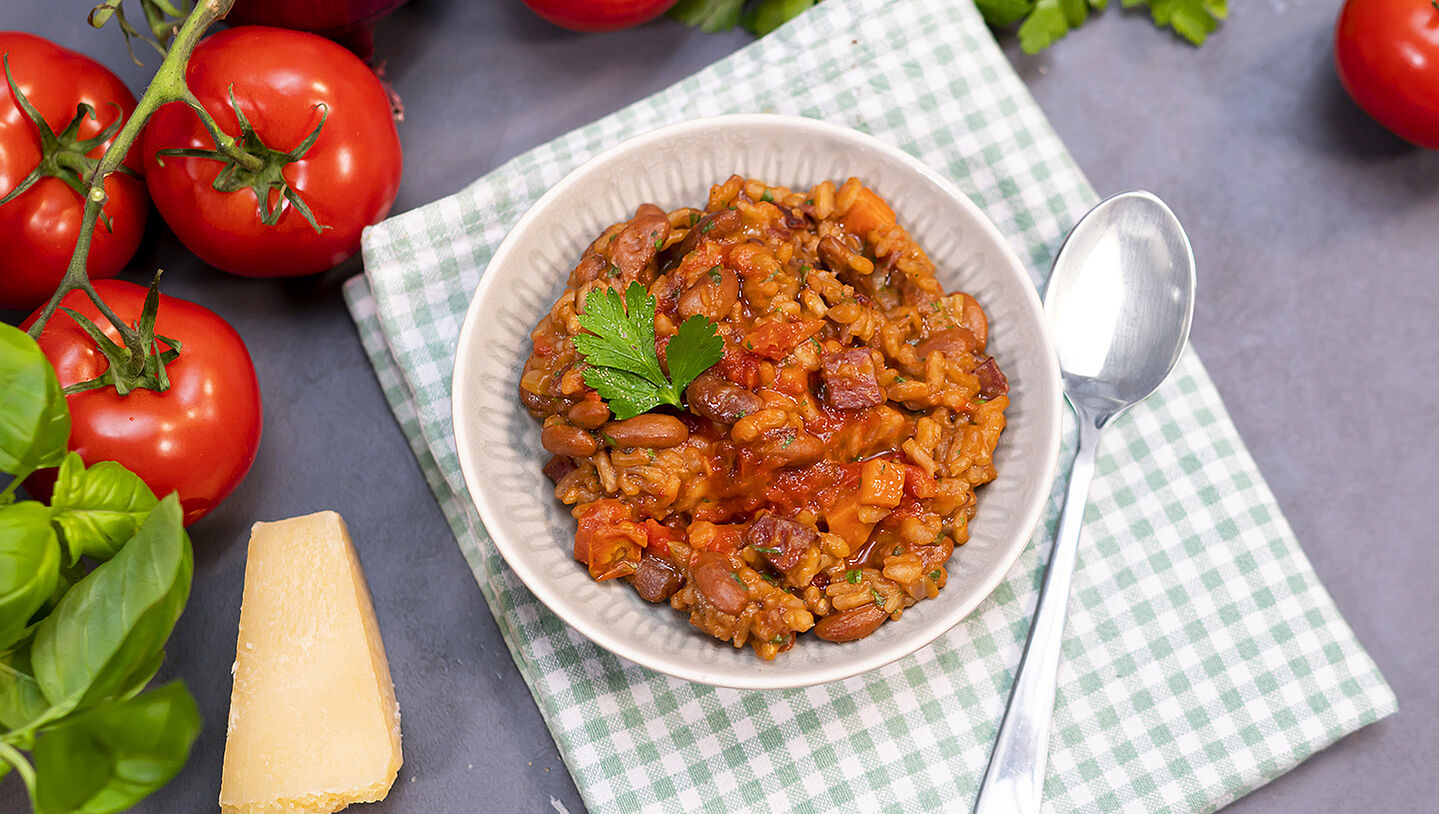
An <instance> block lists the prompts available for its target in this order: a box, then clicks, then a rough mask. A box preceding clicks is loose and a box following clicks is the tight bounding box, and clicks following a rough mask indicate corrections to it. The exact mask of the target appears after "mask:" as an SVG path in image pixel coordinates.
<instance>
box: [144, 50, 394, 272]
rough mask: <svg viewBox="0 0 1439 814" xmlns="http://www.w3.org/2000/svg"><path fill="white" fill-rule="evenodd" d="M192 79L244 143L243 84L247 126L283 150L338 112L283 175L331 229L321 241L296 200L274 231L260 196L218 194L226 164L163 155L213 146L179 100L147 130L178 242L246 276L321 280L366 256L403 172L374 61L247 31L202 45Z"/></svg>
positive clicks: (163, 205) (147, 156)
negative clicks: (369, 232) (366, 239)
mask: <svg viewBox="0 0 1439 814" xmlns="http://www.w3.org/2000/svg"><path fill="white" fill-rule="evenodd" d="M185 75H186V77H187V79H188V81H189V85H190V90H191V91H193V92H194V94H195V95H196V96H197V97H198V98H199V99H200V103H201V104H202V105H204V107H205V109H206V110H208V111H209V112H210V114H211V115H212V116H214V117H215V120H216V121H217V122H219V124H220V127H221V128H222V129H223V130H224V131H225V132H226V133H229V134H230V135H232V136H238V135H239V134H240V127H239V123H238V120H237V119H236V116H235V111H234V109H233V108H232V107H231V106H230V87H231V85H233V86H234V92H235V99H236V101H237V102H238V103H239V105H240V109H241V110H243V111H244V113H245V117H246V119H248V120H249V122H250V124H251V125H252V126H253V127H254V128H255V132H256V133H257V134H258V135H259V137H260V139H261V140H262V141H263V142H264V143H265V145H266V146H268V147H270V148H271V149H274V150H279V151H282V152H285V151H289V150H292V149H294V148H295V147H296V146H298V145H299V144H300V143H301V142H303V141H304V140H305V138H306V137H307V136H308V135H309V134H310V132H311V131H313V130H314V129H315V127H316V126H317V125H319V124H320V119H321V116H322V112H327V113H328V118H326V119H325V124H324V126H323V128H322V129H321V130H320V135H319V138H318V139H317V140H316V141H315V143H314V145H313V146H311V147H310V149H309V151H308V152H307V153H306V154H305V156H304V157H303V158H301V159H300V160H298V161H295V162H292V163H290V164H288V165H287V166H286V167H285V169H284V176H285V179H286V180H287V181H288V182H289V184H290V185H291V187H293V188H294V189H295V190H296V191H297V192H298V193H299V194H300V196H301V197H302V198H303V199H304V201H305V202H306V203H307V204H308V205H309V207H310V209H311V211H312V212H313V213H314V215H315V219H316V220H317V221H318V222H319V223H320V224H321V225H322V226H324V227H325V228H324V230H323V231H321V232H319V233H317V232H316V231H315V230H314V228H313V227H312V226H311V225H310V223H309V221H307V220H306V219H305V217H304V216H303V214H301V213H300V212H299V211H297V210H296V209H295V208H294V207H293V206H291V205H290V204H289V203H288V202H286V203H285V204H283V206H284V210H283V212H282V213H281V215H280V219H279V222H278V223H276V224H274V225H273V226H266V225H265V224H264V223H262V222H261V221H260V210H259V206H258V201H257V200H256V197H255V194H254V193H253V192H252V191H251V190H249V189H248V188H247V189H241V190H239V191H237V192H217V191H215V189H213V187H212V183H213V182H214V180H215V176H216V175H217V174H219V172H220V170H221V169H223V167H224V164H222V163H221V162H219V161H215V160H211V159H206V158H175V157H167V158H163V159H160V158H157V157H156V155H155V153H156V152H157V151H159V150H162V149H167V148H195V149H213V148H214V144H213V142H212V141H211V139H210V136H209V133H207V132H206V131H205V128H204V126H203V125H202V124H201V123H200V119H199V117H197V116H196V115H195V113H194V111H192V110H190V109H189V108H187V107H185V106H184V105H183V104H181V103H179V102H174V103H171V104H170V105H167V106H165V107H163V108H161V109H160V110H159V111H157V112H156V114H155V116H154V117H153V118H152V119H151V120H150V123H149V125H147V126H146V128H145V137H144V139H143V155H144V163H145V173H146V182H147V183H148V185H149V187H150V196H151V197H152V198H153V199H154V201H155V206H156V208H158V209H159V210H160V215H161V217H163V218H164V219H165V223H167V224H169V226H170V229H171V230H172V231H174V233H175V235H176V236H177V237H179V238H180V241H181V242H182V243H184V244H185V246H186V247H187V248H188V249H190V251H192V252H194V253H195V254H196V255H198V256H199V257H200V259H201V260H204V261H205V262H206V263H209V264H210V265H212V266H215V267H216V268H220V269H223V270H225V271H228V272H231V273H233V274H239V275H242V276H245V277H292V276H297V275H301V274H313V273H315V272H319V271H324V270H325V269H328V268H330V267H332V266H334V265H336V264H337V263H340V262H341V261H343V260H345V259H346V258H348V257H350V256H351V255H353V254H354V253H355V252H356V251H358V250H359V248H360V232H361V231H362V230H363V229H364V228H365V227H366V226H369V225H371V224H374V223H378V222H379V221H380V219H381V218H383V217H384V216H385V214H386V213H387V212H389V211H390V205H391V204H393V203H394V201H395V193H396V192H397V191H398V190H399V186H400V171H401V167H402V159H401V155H400V138H399V134H398V133H397V132H396V131H395V121H394V117H393V116H392V115H391V112H390V102H389V98H388V97H387V96H386V95H385V90H384V88H383V87H382V86H381V85H380V81H379V80H378V79H376V78H375V75H374V73H373V72H371V71H370V69H369V68H368V67H367V66H366V65H365V63H363V62H361V61H360V59H359V58H358V57H356V56H355V55H354V54H352V53H350V52H349V51H347V50H345V49H344V48H342V47H340V46H339V45H336V44H335V43H333V42H331V41H329V40H327V39H324V38H323V37H319V36H316V35H314V34H307V33H305V32H303V31H289V30H286V29H280V28H268V27H265V26H239V27H236V28H230V29H226V30H224V31H220V32H219V33H216V34H212V35H211V36H209V37H208V38H206V39H205V40H204V41H203V42H201V43H200V44H199V45H198V46H196V48H195V52H194V54H193V55H192V56H191V57H190V62H189V65H188V67H187V68H186V74H185ZM162 162H163V163H162ZM271 199H272V200H279V193H277V192H272V193H271Z"/></svg>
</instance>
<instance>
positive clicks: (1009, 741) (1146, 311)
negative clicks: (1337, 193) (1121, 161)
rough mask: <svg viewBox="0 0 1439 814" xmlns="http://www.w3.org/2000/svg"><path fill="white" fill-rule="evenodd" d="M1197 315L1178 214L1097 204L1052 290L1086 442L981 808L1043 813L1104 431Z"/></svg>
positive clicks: (1063, 255) (1157, 203) (1146, 385)
mask: <svg viewBox="0 0 1439 814" xmlns="http://www.w3.org/2000/svg"><path fill="white" fill-rule="evenodd" d="M1193 314H1194V253H1193V251H1192V250H1191V249H1190V246H1189V237H1188V236H1187V235H1185V233H1184V227H1183V226H1180V225H1179V219H1178V218H1176V217H1175V216H1174V213H1173V212H1171V211H1170V210H1169V207H1167V206H1165V205H1164V202H1163V201H1161V200H1159V199H1158V198H1156V197H1155V196H1153V195H1151V194H1150V193H1148V192H1125V193H1122V194H1120V195H1115V196H1114V197H1112V198H1107V199H1105V200H1104V201H1102V202H1101V203H1100V204H1099V205H1098V206H1096V207H1094V209H1092V210H1090V211H1089V213H1088V214H1086V215H1085V216H1084V217H1083V218H1081V219H1080V221H1079V223H1077V224H1075V226H1074V231H1072V232H1070V234H1069V237H1068V238H1066V239H1065V241H1064V246H1063V247H1061V248H1060V250H1059V256H1058V257H1056V258H1055V260H1054V271H1053V273H1052V274H1051V275H1050V277H1049V286H1048V288H1046V289H1045V294H1044V316H1045V320H1046V322H1048V324H1049V331H1050V334H1051V337H1052V339H1053V340H1054V343H1055V345H1056V346H1057V347H1058V349H1059V368H1060V371H1061V373H1062V374H1063V377H1064V397H1065V400H1067V401H1068V402H1069V404H1070V406H1071V407H1073V408H1074V412H1075V416H1076V417H1077V418H1078V423H1079V451H1078V453H1077V455H1076V456H1075V459H1074V468H1073V470H1072V472H1071V474H1070V477H1069V491H1068V494H1067V495H1066V496H1065V499H1064V511H1063V513H1062V514H1061V515H1060V518H1059V530H1058V532H1057V533H1056V534H1055V538H1054V552H1053V554H1051V555H1050V558H1049V570H1048V571H1047V572H1046V573H1045V575H1044V586H1043V587H1042V588H1041V589H1040V592H1039V606H1038V608H1036V610H1035V615H1034V626H1033V627H1031V628H1030V631H1029V641H1028V643H1026V644H1025V646H1024V655H1023V657H1022V658H1021V659H1020V662H1019V671H1018V673H1017V674H1016V675H1015V679H1014V689H1013V691H1012V692H1011V694H1010V697H1009V707H1008V708H1006V709H1005V711H1004V721H1003V722H1002V723H1000V726H999V735H998V737H997V738H996V739H995V743H994V752H993V753H992V754H991V755H990V759H989V769H988V770H986V771H985V773H984V782H983V784H982V785H980V788H979V797H978V798H977V799H976V800H975V803H974V812H975V814H1038V812H1039V805H1040V800H1041V799H1042V797H1043V792H1044V767H1045V761H1046V760H1047V758H1048V753H1049V725H1050V718H1051V717H1052V716H1053V714H1054V692H1055V683H1056V680H1057V678H1058V675H1059V650H1060V645H1061V643H1062V641H1063V637H1064V613H1065V607H1066V605H1067V604H1068V603H1069V589H1070V583H1071V582H1072V581H1073V576H1074V562H1075V557H1076V550H1077V548H1078V545H1079V528H1080V525H1081V524H1082V523H1083V521H1084V506H1085V503H1086V502H1087V501H1088V498H1089V484H1090V481H1091V480H1093V478H1094V455H1095V451H1096V449H1097V448H1098V447H1099V436H1100V433H1101V432H1102V431H1103V430H1104V428H1105V427H1106V426H1108V425H1109V423H1110V422H1111V421H1113V420H1114V419H1115V417H1117V416H1119V415H1120V414H1121V413H1123V412H1124V411H1125V410H1127V409H1129V408H1130V407H1132V406H1134V405H1135V404H1138V403H1139V402H1141V401H1143V400H1144V399H1145V398H1146V397H1147V396H1148V395H1149V394H1150V393H1152V392H1154V389H1155V388H1157V387H1158V386H1159V384H1160V382H1162V381H1164V378H1165V376H1167V375H1169V371H1170V370H1172V369H1173V368H1174V364H1175V362H1177V361H1179V354H1180V353H1181V352H1182V351H1183V349H1184V343H1185V340H1186V339H1187V338H1188V336H1189V323H1190V320H1191V318H1192V316H1193Z"/></svg>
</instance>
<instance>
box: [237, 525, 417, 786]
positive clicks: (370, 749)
mask: <svg viewBox="0 0 1439 814" xmlns="http://www.w3.org/2000/svg"><path fill="white" fill-rule="evenodd" d="M234 676H235V678H234V687H233V689H232V691H231V695H230V718H229V726H228V729H227V732H226V737H225V763H224V768H223V770H222V775H221V781H220V810H221V811H222V812H224V814H300V813H301V812H313V814H329V812H334V811H339V810H340V809H342V808H344V807H345V806H347V805H349V804H350V803H358V802H373V801H375V800H380V799H383V798H384V796H385V795H386V794H387V793H388V792H389V790H390V787H391V786H392V785H393V784H394V782H395V777H396V775H397V774H398V773H399V770H400V763H401V755H400V712H399V707H398V706H397V705H396V703H395V688H394V684H393V683H392V682H391V680H390V667H389V664H388V662H387V661H386V660H385V646H384V644H383V643H382V642H381V641H380V629H379V625H378V624H377V623H376V621H375V609H374V605H373V603H372V601H371V599H370V591H369V589H368V587H366V585H365V575H364V572H363V571H362V570H361V569H360V561H359V559H358V558H357V557H356V556H355V547H354V544H353V543H352V542H351V540H350V534H349V531H348V530H347V529H346V528H345V522H344V520H342V519H341V518H340V516H339V515H338V514H336V513H334V512H317V513H315V514H311V515H306V516H304V517H295V518H291V519H289V520H281V521H278V522H275V523H256V524H255V526H254V528H253V529H252V530H251V532H250V549H249V554H248V559H247V560H246V563H245V591H244V598H243V600H242V602H241V606H240V632H239V636H238V639H237V642H236V647H235V665H234Z"/></svg>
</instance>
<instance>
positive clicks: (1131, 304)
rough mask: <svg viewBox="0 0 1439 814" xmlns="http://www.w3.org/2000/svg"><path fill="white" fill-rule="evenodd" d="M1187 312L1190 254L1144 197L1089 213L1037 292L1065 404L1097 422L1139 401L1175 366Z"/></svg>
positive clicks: (1134, 195)
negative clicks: (1055, 354) (1056, 353)
mask: <svg viewBox="0 0 1439 814" xmlns="http://www.w3.org/2000/svg"><path fill="white" fill-rule="evenodd" d="M1193 313H1194V253H1193V250H1192V249H1191V248H1190V246H1189V240H1188V238H1187V237H1186V236H1185V233H1184V227H1183V226H1181V225H1180V223H1179V219H1178V218H1177V217H1175V216H1174V213H1173V212H1172V211H1170V209H1169V207H1168V206H1165V205H1164V202H1163V201H1161V200H1159V199H1158V198H1156V197H1155V196H1153V195H1151V194H1150V193H1148V192H1126V193H1123V194H1120V195H1115V196H1114V197H1112V198H1107V199H1105V200H1104V201H1103V202H1101V203H1100V204H1099V205H1098V206H1096V207H1094V209H1092V210H1090V211H1089V213H1088V214H1086V215H1085V216H1084V217H1083V218H1082V219H1081V220H1080V221H1079V223H1078V224H1076V225H1075V227H1074V230H1073V231H1072V232H1071V233H1070V235H1069V237H1068V238H1067V239H1066V240H1065V241H1064V245H1063V246H1062V247H1061V248H1060V251H1059V256H1058V257H1057V258H1056V259H1055V261H1054V272H1053V273H1052V274H1051V275H1050V278H1049V286H1048V287H1047V288H1046V289H1045V292H1044V317H1045V320H1046V322H1048V324H1049V332H1050V338H1051V339H1052V340H1053V342H1054V344H1055V346H1056V347H1057V348H1058V350H1059V366H1060V371H1061V374H1062V376H1063V380H1064V391H1065V397H1066V398H1068V399H1069V401H1070V403H1071V404H1073V405H1074V406H1075V408H1076V409H1079V407H1080V406H1081V404H1082V405H1083V406H1084V407H1085V408H1086V409H1088V410H1090V411H1091V412H1093V413H1094V414H1095V415H1100V416H1104V417H1105V420H1108V419H1111V418H1113V417H1114V416H1116V415H1118V414H1119V413H1120V412H1122V411H1123V410H1124V409H1125V408H1126V407H1128V406H1129V405H1132V404H1135V403H1138V402H1140V401H1142V400H1144V398H1145V397H1147V396H1148V395H1149V394H1150V393H1152V392H1154V389H1155V388H1157V387H1158V386H1159V384H1160V382H1162V381H1164V378H1165V376H1167V375H1168V374H1169V371H1170V370H1171V369H1172V368H1173V367H1174V364H1175V363H1176V362H1178V361H1179V355H1180V353H1181V352H1182V351H1183V350H1184V342H1185V339H1186V338H1187V337H1188V335H1189V325H1190V321H1191V319H1192V317H1193Z"/></svg>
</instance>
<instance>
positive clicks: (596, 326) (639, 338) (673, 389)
mask: <svg viewBox="0 0 1439 814" xmlns="http://www.w3.org/2000/svg"><path fill="white" fill-rule="evenodd" d="M578 316H579V320H580V326H581V327H583V328H584V329H585V330H586V331H589V333H582V334H577V335H576V336H575V349H576V350H578V351H579V352H580V356H581V357H582V358H583V359H584V367H583V372H584V377H585V384H587V385H589V386H590V387H593V388H594V389H595V392H597V393H599V394H600V397H601V398H603V399H604V400H605V401H607V402H609V405H610V409H611V410H613V411H614V414H615V418H618V419H620V420H624V419H626V418H634V417H635V416H637V415H640V414H641V413H647V412H649V411H650V410H653V409H654V408H655V407H657V406H659V405H661V404H672V405H674V406H675V407H681V408H682V407H684V401H683V398H682V397H683V395H684V391H685V388H686V387H688V386H689V383H690V382H692V381H694V379H695V377H696V376H698V375H700V374H701V373H703V372H705V371H706V370H709V369H710V368H711V367H712V366H714V364H715V363H716V362H718V361H719V360H720V357H721V356H723V355H724V340H723V339H721V338H720V336H719V333H718V330H717V329H718V326H717V325H715V323H714V322H711V321H710V320H708V319H705V318H704V317H702V316H698V315H696V316H692V317H690V318H689V319H687V320H685V321H684V322H683V323H682V324H681V325H680V327H679V331H677V332H676V333H675V335H674V336H672V337H670V341H669V344H667V345H666V346H665V362H666V364H667V366H668V367H669V371H670V372H669V376H665V372H664V368H662V367H660V359H659V355H658V354H657V353H656V352H655V298H654V297H651V296H649V295H648V294H647V293H646V292H645V289H644V286H642V285H640V284H639V283H636V282H631V283H630V286H629V288H627V289H625V294H624V298H623V299H621V298H620V294H619V292H618V291H615V290H614V289H612V288H606V289H603V290H601V289H595V290H593V291H591V292H590V293H589V294H588V295H586V297H585V307H584V310H583V311H581V312H580V313H579V315H578Z"/></svg>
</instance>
